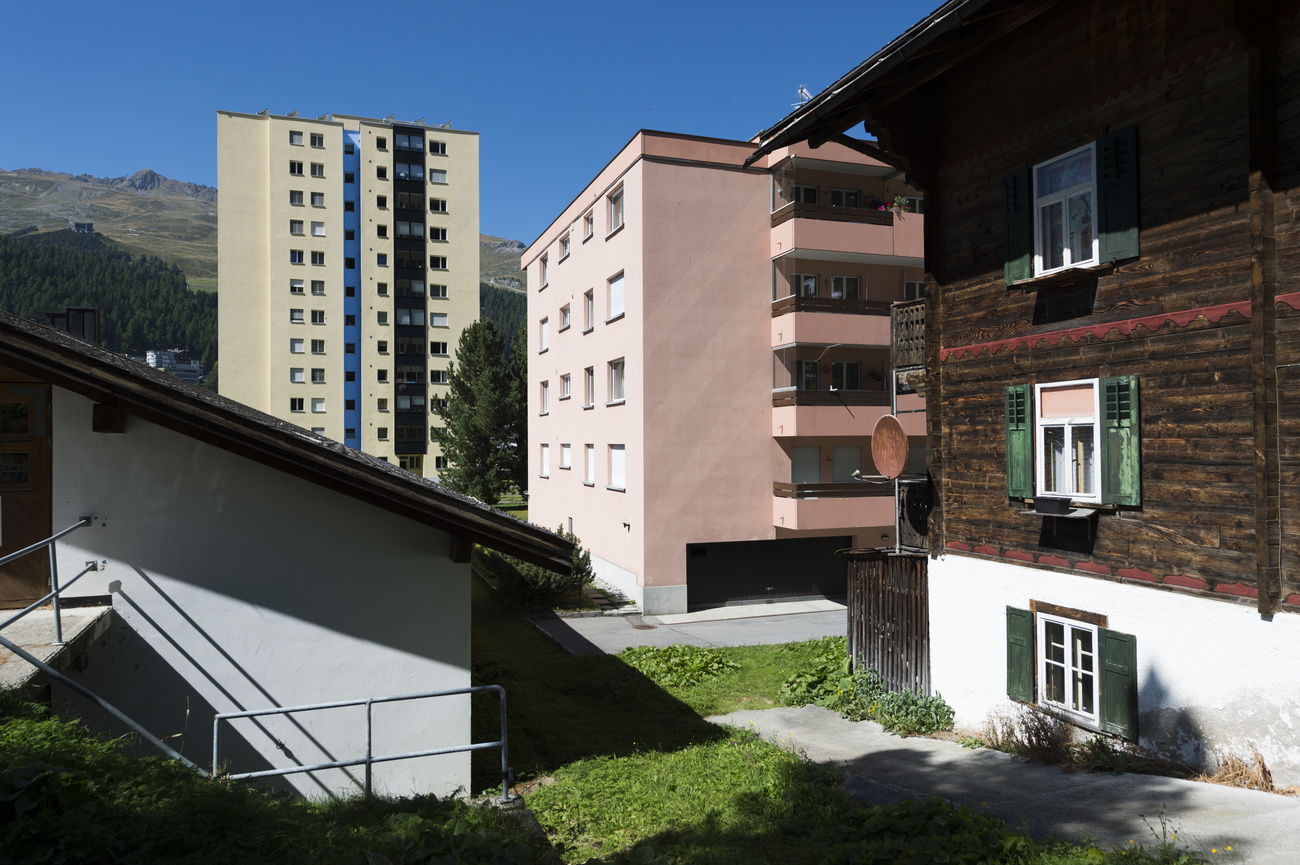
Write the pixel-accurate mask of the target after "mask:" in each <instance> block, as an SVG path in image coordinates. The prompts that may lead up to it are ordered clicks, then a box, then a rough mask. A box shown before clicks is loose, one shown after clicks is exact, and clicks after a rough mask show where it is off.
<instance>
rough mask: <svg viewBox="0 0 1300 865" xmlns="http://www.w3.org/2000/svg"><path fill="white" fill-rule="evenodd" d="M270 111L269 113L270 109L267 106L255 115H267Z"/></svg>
mask: <svg viewBox="0 0 1300 865" xmlns="http://www.w3.org/2000/svg"><path fill="white" fill-rule="evenodd" d="M270 113H271V109H269V108H263V109H262V110H261V111H259V112H257V116H258V117H266V116H267V115H268V114H270Z"/></svg>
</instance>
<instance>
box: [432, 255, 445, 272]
mask: <svg viewBox="0 0 1300 865" xmlns="http://www.w3.org/2000/svg"><path fill="white" fill-rule="evenodd" d="M429 269H430V270H446V269H447V256H445V255H431V256H429Z"/></svg>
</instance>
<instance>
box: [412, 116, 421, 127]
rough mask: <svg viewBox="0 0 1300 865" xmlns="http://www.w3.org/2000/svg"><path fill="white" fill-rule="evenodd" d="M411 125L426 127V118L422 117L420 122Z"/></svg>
mask: <svg viewBox="0 0 1300 865" xmlns="http://www.w3.org/2000/svg"><path fill="white" fill-rule="evenodd" d="M411 125H412V126H423V125H424V118H423V117H421V118H420V119H419V120H417V121H415V123H413V124H411Z"/></svg>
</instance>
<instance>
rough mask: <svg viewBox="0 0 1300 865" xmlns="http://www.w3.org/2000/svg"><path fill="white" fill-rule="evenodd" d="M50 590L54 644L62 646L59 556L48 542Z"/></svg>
mask: <svg viewBox="0 0 1300 865" xmlns="http://www.w3.org/2000/svg"><path fill="white" fill-rule="evenodd" d="M49 549H50V590H51V591H52V592H53V593H54V598H53V603H54V645H56V646H62V645H64V642H63V615H62V613H61V611H60V610H59V557H58V556H57V555H55V554H54V544H53V543H52V542H51V543H50V547H49Z"/></svg>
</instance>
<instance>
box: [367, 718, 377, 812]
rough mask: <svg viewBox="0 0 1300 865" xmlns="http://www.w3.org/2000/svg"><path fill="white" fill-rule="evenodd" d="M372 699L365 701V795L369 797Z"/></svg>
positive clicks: (372, 749)
mask: <svg viewBox="0 0 1300 865" xmlns="http://www.w3.org/2000/svg"><path fill="white" fill-rule="evenodd" d="M374 703H375V701H374V700H373V699H371V700H366V795H367V796H369V795H370V791H371V790H370V785H371V783H372V782H373V773H374V765H375V764H374V757H375V752H374V747H373V746H374V724H373V721H372V714H371V711H370V710H371V707H372V706H374Z"/></svg>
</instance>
